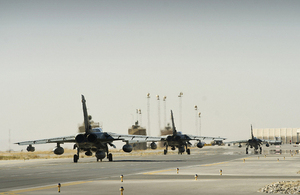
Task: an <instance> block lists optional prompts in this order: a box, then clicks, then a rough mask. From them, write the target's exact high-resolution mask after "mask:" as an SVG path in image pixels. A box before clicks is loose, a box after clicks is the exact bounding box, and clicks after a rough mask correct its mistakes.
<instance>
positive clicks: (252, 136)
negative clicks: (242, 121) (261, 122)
mask: <svg viewBox="0 0 300 195" xmlns="http://www.w3.org/2000/svg"><path fill="white" fill-rule="evenodd" d="M251 138H252V139H254V135H253V129H252V125H251Z"/></svg>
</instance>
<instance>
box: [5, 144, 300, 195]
mask: <svg viewBox="0 0 300 195" xmlns="http://www.w3.org/2000/svg"><path fill="white" fill-rule="evenodd" d="M282 147H284V148H285V149H284V150H283V151H286V152H284V154H281V155H280V154H269V153H270V151H273V150H275V146H271V147H270V148H267V149H266V148H264V150H265V151H264V152H265V153H266V154H267V155H266V157H265V156H264V154H262V155H254V154H250V155H245V154H244V152H245V151H244V148H237V147H227V146H226V147H224V146H223V147H220V146H214V147H204V148H202V149H197V148H196V149H192V150H191V155H186V154H183V155H177V154H176V155H174V154H173V155H166V156H164V155H150V156H131V155H124V156H121V157H114V162H108V161H103V162H96V160H95V158H83V159H80V161H79V162H78V163H73V162H72V159H45V160H27V161H0V172H1V174H0V194H57V193H58V192H57V190H58V189H57V184H58V183H61V185H62V187H61V193H65V194H118V193H120V191H119V189H120V187H121V186H123V187H124V189H125V190H124V195H125V194H141V193H143V194H182V193H191V194H196V193H200V192H201V193H204V192H205V193H206V194H219V193H222V194H241V193H242V194H261V193H258V192H257V190H258V189H259V188H260V187H263V186H264V185H267V184H269V183H272V182H276V181H282V180H296V179H298V178H300V177H299V175H298V174H297V172H298V171H299V170H300V166H299V165H298V164H299V163H298V162H299V160H300V159H299V158H300V157H299V156H298V154H297V155H295V154H294V152H295V151H296V150H298V148H295V147H292V146H290V145H287V146H282ZM290 150H291V151H292V153H293V154H294V155H293V156H291V154H290V152H289V151H290ZM283 158H284V159H283ZM244 159H245V162H244ZM176 168H179V172H178V173H177V170H176ZM220 169H222V175H220ZM195 174H198V176H199V177H198V179H197V181H196V180H195ZM120 175H124V182H121V181H120Z"/></svg>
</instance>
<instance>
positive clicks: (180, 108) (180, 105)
mask: <svg viewBox="0 0 300 195" xmlns="http://www.w3.org/2000/svg"><path fill="white" fill-rule="evenodd" d="M182 96H183V93H182V92H180V93H179V95H178V97H179V116H180V117H179V120H180V130H181V131H182V99H181V98H182Z"/></svg>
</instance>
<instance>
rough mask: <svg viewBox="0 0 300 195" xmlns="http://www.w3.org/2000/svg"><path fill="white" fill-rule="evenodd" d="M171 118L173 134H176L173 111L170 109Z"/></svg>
mask: <svg viewBox="0 0 300 195" xmlns="http://www.w3.org/2000/svg"><path fill="white" fill-rule="evenodd" d="M171 119H172V129H173V135H176V134H177V131H176V127H175V123H174V117H173V111H172V110H171Z"/></svg>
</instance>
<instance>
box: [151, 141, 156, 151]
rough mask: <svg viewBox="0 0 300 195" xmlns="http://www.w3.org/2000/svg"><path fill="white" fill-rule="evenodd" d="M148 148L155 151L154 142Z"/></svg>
mask: <svg viewBox="0 0 300 195" xmlns="http://www.w3.org/2000/svg"><path fill="white" fill-rule="evenodd" d="M150 147H151V149H152V150H155V149H156V148H157V145H156V143H155V142H152V143H151V144H150Z"/></svg>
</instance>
